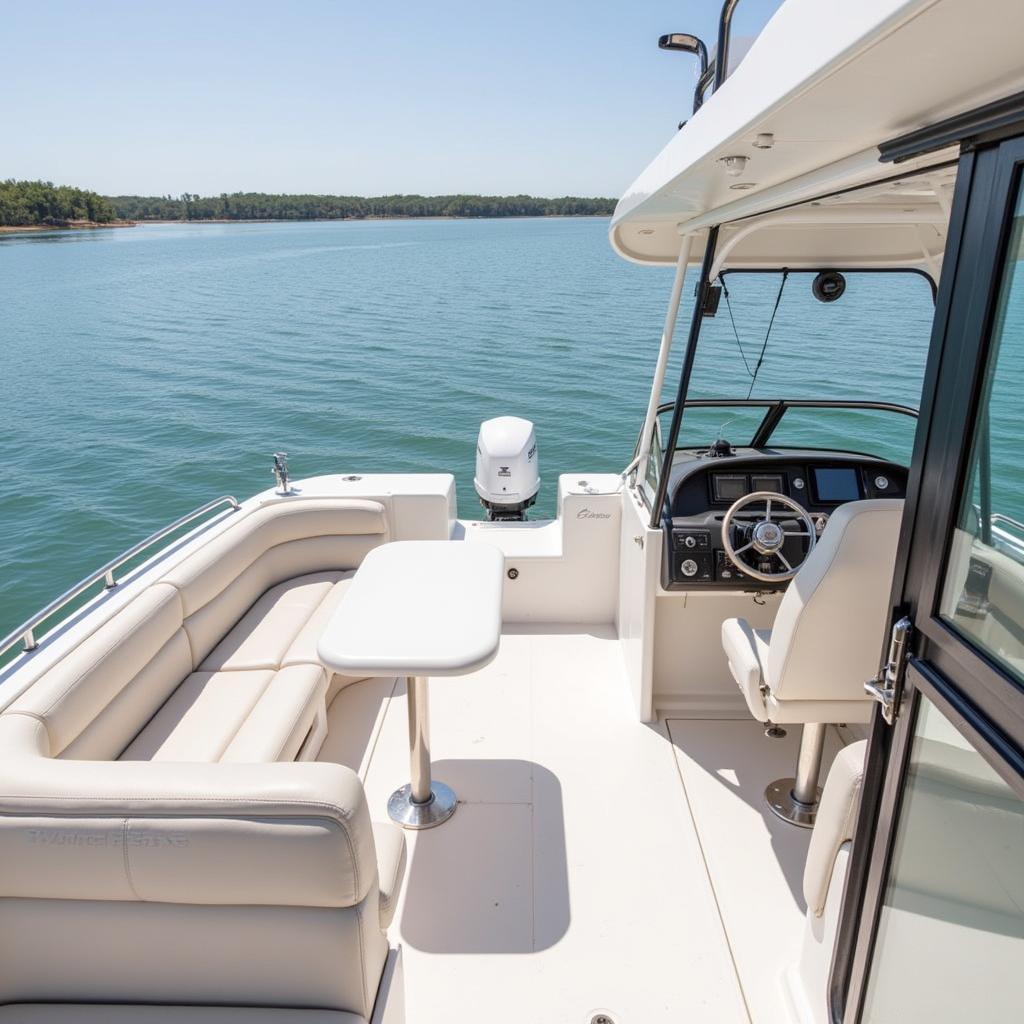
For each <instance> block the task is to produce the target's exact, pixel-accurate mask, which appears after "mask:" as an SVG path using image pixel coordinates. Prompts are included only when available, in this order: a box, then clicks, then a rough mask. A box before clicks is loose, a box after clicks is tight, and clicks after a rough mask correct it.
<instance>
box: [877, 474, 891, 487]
mask: <svg viewBox="0 0 1024 1024" xmlns="http://www.w3.org/2000/svg"><path fill="white" fill-rule="evenodd" d="M875 486H876V487H877V488H878V489H879V490H880V491H887V490H888V489H889V478H888V477H887V476H882V475H881V474H879V475H878V476H876V477H875Z"/></svg>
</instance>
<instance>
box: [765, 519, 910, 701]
mask: <svg viewBox="0 0 1024 1024" xmlns="http://www.w3.org/2000/svg"><path fill="white" fill-rule="evenodd" d="M902 515H903V502H902V501H897V500H892V499H878V500H872V501H851V502H848V503H847V504H845V505H841V506H840V507H839V508H837V509H836V511H835V512H834V513H833V514H832V517H831V518H830V519H829V522H828V526H826V527H825V531H824V533H822V535H821V540H819V541H818V543H817V545H816V546H815V548H814V550H813V551H812V552H811V553H810V555H808V556H807V560H806V561H805V562H804V564H803V565H802V566H801V567H800V571H799V572H798V573H797V574H796V576H794V577H793V581H792V582H791V583H790V585H789V589H788V590H787V591H786V593H785V596H784V597H783V598H782V601H781V603H780V604H779V610H778V613H777V614H776V616H775V624H774V626H773V627H772V633H771V643H770V645H769V650H768V663H767V665H766V666H765V681H766V682H767V683H768V686H769V687H770V689H771V691H772V694H773V696H774V697H775V699H776V700H779V701H786V700H857V701H862V700H866V699H867V697H866V695H865V693H864V680H866V679H869V678H871V676H873V675H874V674H875V672H876V671H877V670H878V662H879V654H880V652H881V648H882V642H883V639H884V635H885V621H886V616H887V615H888V612H889V591H890V589H891V587H892V576H893V570H894V568H895V565H896V545H897V542H898V540H899V533H900V520H901V518H902Z"/></svg>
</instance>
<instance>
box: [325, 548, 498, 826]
mask: <svg viewBox="0 0 1024 1024" xmlns="http://www.w3.org/2000/svg"><path fill="white" fill-rule="evenodd" d="M504 568H505V559H504V556H503V555H502V553H501V552H500V551H499V550H498V549H497V548H496V547H494V546H493V545H491V544H487V543H485V542H477V541H452V540H406V541H402V540H400V541H391V542H390V543H388V544H381V545H380V546H379V547H376V548H374V549H373V550H372V551H370V552H369V554H367V555H366V557H365V558H364V559H363V562H362V564H361V565H360V566H359V568H358V569H357V570H356V574H355V576H354V578H353V579H352V582H351V584H350V585H349V588H348V590H347V591H346V592H345V596H344V597H343V598H342V599H341V603H340V604H339V605H338V608H337V610H336V611H335V613H334V615H333V616H332V617H331V619H330V621H329V622H328V623H327V626H326V628H325V629H324V631H323V633H322V634H321V635H320V640H319V642H318V644H317V651H318V653H319V656H320V661H321V662H322V663H323V665H325V666H326V667H327V668H328V669H329V670H330V671H332V672H339V673H341V674H342V675H348V676H355V677H356V678H362V677H364V676H376V677H381V676H400V677H404V678H405V681H406V703H407V705H408V709H409V753H410V760H411V762H412V767H411V772H410V781H409V783H408V784H407V785H405V786H402V788H401V789H398V790H396V791H395V792H394V793H392V794H391V798H390V799H389V800H388V816H389V817H390V818H391V820H392V821H396V822H398V824H399V825H401V826H402V827H403V828H413V829H423V828H432V827H433V826H434V825H440V824H441V823H442V822H443V821H447V820H448V819H449V818H450V817H451V816H452V814H454V813H455V806H456V802H457V801H456V799H455V794H454V793H453V792H452V791H451V789H450V788H449V787H448V786H446V785H445V784H444V783H443V782H434V781H433V780H432V779H431V777H430V709H429V707H428V704H427V701H428V696H427V680H428V678H429V679H434V678H436V677H439V676H440V677H444V676H464V675H468V674H469V673H471V672H476V671H477V670H478V669H481V668H483V667H484V666H485V665H487V664H488V663H489V662H490V661H491V660H492V659H493V658H494V656H495V655H496V654H497V653H498V646H499V644H500V642H501V589H502V581H503V577H504ZM355 685H357V686H358V685H359V684H358V683H357V684H355Z"/></svg>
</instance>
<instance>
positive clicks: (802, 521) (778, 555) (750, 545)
mask: <svg viewBox="0 0 1024 1024" xmlns="http://www.w3.org/2000/svg"><path fill="white" fill-rule="evenodd" d="M754 504H764V513H763V516H762V518H760V519H758V520H756V522H754V523H753V524H751V523H750V521H746V522H744V523H743V527H744V528H745V531H746V535H745V537H744V543H742V544H740V546H739V547H736V546H734V545H733V542H732V534H733V527H734V526H738V525H739V524H738V523H737V522H736V516H737V514H738V513H740V512H742V511H743V509H745V508H746V507H747V506H748V505H754ZM773 506H775V507H774V508H773ZM758 514H761V513H760V512H759V513H758ZM782 518H785V519H794V518H795V519H796V520H797V526H798V528H797V529H795V530H794V529H786V528H785V527H784V526H783V525H782V524H780V523H777V522H775V521H774V520H775V519H782ZM787 537H801V538H802V539H803V540H804V541H806V543H807V547H806V549H805V550H804V553H803V555H802V557H801V558H800V560H799V561H798V562H796V563H795V564H794V563H793V562H790V560H789V559H787V558H786V556H785V555H784V554H783V551H782V549H783V547H784V546H785V543H786V538H787ZM816 540H817V535H816V534H815V531H814V522H813V521H812V519H811V517H810V515H809V514H808V512H807V509H805V508H804V507H803V505H801V504H800V503H799V502H798V501H794V500H793V499H792V498H787V497H786V496H785V495H784V494H776V493H775V492H774V491H755V492H754V493H753V494H748V495H746V496H744V497H742V498H740V499H739V501H736V502H734V503H733V504H732V506H731V507H730V508H729V511H728V512H726V513H725V518H724V519H723V520H722V547H724V548H725V553H726V554H727V555H728V556H729V560H730V561H731V562H732V563H733V565H735V566H736V568H737V569H739V570H740V572H743V573H746V574H747V575H748V576H753V577H754V579H755V580H761V581H762V582H763V583H782V582H785V581H786V580H791V579H792V578H793V577H794V576H795V575H796V574H797V570H798V569H799V568H800V566H801V565H803V564H804V561H805V560H806V559H807V556H808V555H809V554H810V553H811V551H812V550H813V549H814V543H815V541H816ZM744 554H747V557H748V558H755V557H756V558H757V559H758V563H759V564H757V565H754V564H751V562H748V561H747V560H746V559H744V558H743V557H741V556H742V555H744ZM773 559H777V560H778V561H779V562H781V563H782V565H783V566H784V567H785V568H784V569H782V570H781V571H780V572H769V571H766V570H765V569H764V568H763V566H764V565H765V563H772V561H773Z"/></svg>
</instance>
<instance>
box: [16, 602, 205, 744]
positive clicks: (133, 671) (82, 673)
mask: <svg viewBox="0 0 1024 1024" xmlns="http://www.w3.org/2000/svg"><path fill="white" fill-rule="evenodd" d="M191 671H192V652H191V648H190V646H189V642H188V637H187V636H186V634H185V630H184V629H183V628H182V614H181V599H180V597H179V595H178V592H177V590H175V589H174V587H172V586H169V585H168V584H166V583H157V584H154V585H153V586H151V587H149V588H147V589H146V590H144V591H143V592H142V593H141V594H140V595H139V596H138V597H136V598H135V599H134V600H133V601H132V602H131V603H130V604H128V605H127V606H126V607H125V608H123V609H122V610H121V611H119V612H118V613H117V614H116V615H114V616H113V617H112V618H110V619H109V620H108V621H107V622H105V623H104V624H103V625H102V626H100V627H99V629H97V630H96V631H95V632H94V633H92V634H91V635H90V636H89V637H87V638H86V639H85V640H84V641H83V642H82V643H81V644H79V645H78V647H76V648H75V649H74V650H73V651H71V652H70V653H69V654H67V655H66V656H65V657H64V658H62V659H61V660H60V661H59V662H58V663H57V664H56V665H55V666H54V667H53V668H52V669H50V671H49V672H47V673H46V674H45V675H43V676H42V677H41V678H40V679H38V680H37V681H36V682H35V683H34V684H33V685H32V686H31V687H30V688H29V689H28V690H26V691H25V693H23V694H22V695H21V696H20V697H19V698H18V699H17V700H16V701H14V703H13V704H11V706H10V707H9V708H8V709H7V710H6V711H5V712H4V714H5V715H24V716H28V717H30V718H34V719H36V720H37V721H39V722H41V723H42V725H43V727H44V729H45V735H46V741H47V743H48V751H47V753H48V756H50V757H66V758H75V759H77V760H99V761H104V760H108V761H109V760H113V759H114V758H116V757H117V756H118V754H119V753H120V752H121V751H122V750H123V749H124V748H125V746H126V745H127V744H128V743H129V742H130V740H131V739H132V737H133V736H134V735H135V734H136V733H137V732H138V731H139V729H141V728H142V726H143V725H145V723H146V722H147V721H148V720H149V719H150V718H151V717H152V715H153V714H155V713H156V711H157V709H158V708H159V707H160V706H161V705H162V704H163V703H164V701H165V700H167V698H168V697H169V696H170V695H171V693H173V692H174V689H175V688H176V687H177V686H178V684H179V683H180V682H181V681H182V679H184V678H185V676H187V675H188V674H189V672H191Z"/></svg>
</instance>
